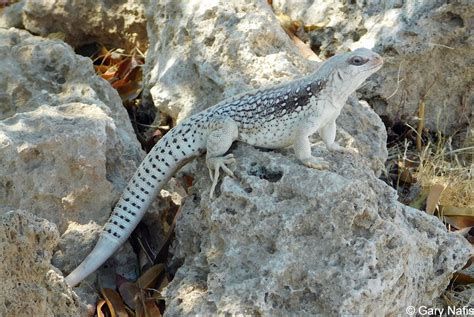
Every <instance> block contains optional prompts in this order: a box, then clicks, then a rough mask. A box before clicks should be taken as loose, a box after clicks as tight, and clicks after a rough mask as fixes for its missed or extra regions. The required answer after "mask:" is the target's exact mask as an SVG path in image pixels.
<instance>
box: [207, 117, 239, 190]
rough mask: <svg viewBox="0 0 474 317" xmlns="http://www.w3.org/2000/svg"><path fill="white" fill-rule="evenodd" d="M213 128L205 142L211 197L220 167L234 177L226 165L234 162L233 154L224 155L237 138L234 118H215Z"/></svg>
mask: <svg viewBox="0 0 474 317" xmlns="http://www.w3.org/2000/svg"><path fill="white" fill-rule="evenodd" d="M213 123H215V125H214V126H215V128H214V129H212V131H211V132H210V133H209V135H208V137H207V143H206V165H207V168H208V169H209V175H210V177H211V181H212V186H211V189H210V191H209V197H211V198H213V196H214V190H215V188H216V186H217V182H218V181H219V171H220V169H222V170H223V171H224V172H225V173H226V174H227V175H229V176H231V177H235V176H234V173H233V172H232V171H231V170H230V169H229V167H228V165H229V164H232V163H234V162H235V158H234V155H233V154H227V155H224V154H225V153H226V152H227V151H228V150H229V148H230V146H231V145H232V143H233V142H234V141H235V140H236V139H237V136H238V128H237V124H236V122H235V121H234V120H232V119H230V118H224V119H221V120H216V121H215V122H213Z"/></svg>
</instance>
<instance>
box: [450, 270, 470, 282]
mask: <svg viewBox="0 0 474 317" xmlns="http://www.w3.org/2000/svg"><path fill="white" fill-rule="evenodd" d="M451 281H452V282H453V283H456V284H473V283H474V277H472V276H471V275H468V274H465V273H460V272H456V273H454V275H453V278H452V280H451Z"/></svg>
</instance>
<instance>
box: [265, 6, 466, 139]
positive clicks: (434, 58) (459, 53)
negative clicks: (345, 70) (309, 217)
mask: <svg viewBox="0 0 474 317" xmlns="http://www.w3.org/2000/svg"><path fill="white" fill-rule="evenodd" d="M273 6H274V8H275V10H276V11H277V12H285V13H286V14H289V15H290V16H291V17H292V18H293V19H296V20H302V21H303V22H304V23H305V24H318V23H321V22H323V24H325V26H324V27H323V28H321V29H319V30H316V31H313V32H312V34H311V42H312V43H311V45H312V47H313V49H315V50H317V51H319V53H320V55H321V56H331V55H333V54H334V53H335V52H337V51H341V50H346V49H353V48H357V47H368V48H373V49H374V50H375V51H377V52H378V53H380V54H381V55H382V56H383V57H384V59H385V65H384V67H383V68H382V69H381V70H380V71H379V72H378V73H377V74H375V75H374V76H373V77H372V82H371V84H369V85H367V86H366V87H365V89H362V92H363V96H364V98H368V99H369V103H370V104H371V106H372V107H374V109H375V110H376V112H377V113H378V114H379V115H383V116H385V117H386V118H387V120H388V123H389V124H390V122H391V121H398V120H400V119H401V120H402V121H403V122H409V123H411V124H413V125H416V122H417V121H416V118H415V117H416V116H417V113H418V106H419V103H420V100H421V99H422V98H423V97H424V101H425V106H426V111H425V117H426V125H427V126H428V127H429V128H431V129H436V130H440V131H446V132H448V133H449V132H452V131H453V129H456V128H460V127H463V126H464V125H465V124H466V122H468V120H469V118H471V119H472V117H473V115H474V107H473V106H472V105H473V104H474V94H472V91H473V87H474V66H473V65H474V55H473V54H472V47H473V46H474V32H473V31H472V30H473V21H474V6H473V5H472V1H470V0H458V1H441V0H435V1H433V0H421V1H420V0H409V1H401V0H390V1H378V0H369V1H363V2H360V1H337V0H324V1H317V2H314V1H306V0H274V1H273Z"/></svg>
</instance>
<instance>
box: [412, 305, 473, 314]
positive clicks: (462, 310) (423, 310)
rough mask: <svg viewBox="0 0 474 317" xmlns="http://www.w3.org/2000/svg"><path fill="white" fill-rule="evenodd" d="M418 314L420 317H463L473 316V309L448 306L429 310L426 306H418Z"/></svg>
mask: <svg viewBox="0 0 474 317" xmlns="http://www.w3.org/2000/svg"><path fill="white" fill-rule="evenodd" d="M418 313H419V314H420V315H423V316H425V315H430V316H431V315H438V314H439V315H440V316H442V315H443V314H446V315H448V316H450V315H457V316H459V315H463V316H474V307H469V306H463V307H456V306H448V307H447V308H430V307H426V306H420V307H419V308H418Z"/></svg>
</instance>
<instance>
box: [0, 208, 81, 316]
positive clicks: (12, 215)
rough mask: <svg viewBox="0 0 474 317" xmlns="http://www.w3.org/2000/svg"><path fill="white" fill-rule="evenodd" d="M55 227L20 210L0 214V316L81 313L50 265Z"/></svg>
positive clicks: (71, 314) (75, 298)
mask: <svg viewBox="0 0 474 317" xmlns="http://www.w3.org/2000/svg"><path fill="white" fill-rule="evenodd" d="M58 242H59V232H58V230H57V228H56V226H55V225H54V224H53V223H51V222H49V221H47V220H46V219H41V218H39V217H36V216H34V215H32V214H31V213H28V212H26V211H21V210H11V211H9V212H7V213H4V214H0V253H1V254H2V261H1V263H0V279H1V281H2V287H1V289H0V316H45V317H46V316H48V317H49V316H51V317H52V316H65V317H66V316H71V317H73V316H85V315H86V313H87V308H86V307H85V306H84V305H82V304H81V302H80V301H79V299H78V297H77V296H76V294H74V292H72V290H71V288H70V287H69V286H68V285H67V283H66V282H65V281H64V278H63V277H62V276H61V274H60V273H59V272H58V270H57V269H56V268H55V267H54V266H52V265H51V257H52V255H53V250H54V248H55V247H56V245H57V244H58Z"/></svg>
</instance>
